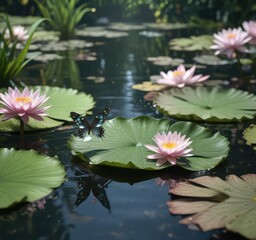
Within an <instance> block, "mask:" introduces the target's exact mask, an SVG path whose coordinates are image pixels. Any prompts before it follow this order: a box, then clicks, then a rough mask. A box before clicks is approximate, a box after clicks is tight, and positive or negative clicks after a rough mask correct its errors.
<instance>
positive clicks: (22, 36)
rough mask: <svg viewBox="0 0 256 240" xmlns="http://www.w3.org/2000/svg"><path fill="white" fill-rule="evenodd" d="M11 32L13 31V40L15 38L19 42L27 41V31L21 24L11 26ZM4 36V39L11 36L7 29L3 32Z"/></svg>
mask: <svg viewBox="0 0 256 240" xmlns="http://www.w3.org/2000/svg"><path fill="white" fill-rule="evenodd" d="M12 32H13V38H14V39H13V40H17V41H19V42H25V41H27V39H28V37H29V35H28V31H27V30H26V29H25V28H24V27H23V26H21V25H18V26H13V27H12ZM4 38H5V39H10V38H11V34H10V31H9V29H7V30H6V32H5V34H4Z"/></svg>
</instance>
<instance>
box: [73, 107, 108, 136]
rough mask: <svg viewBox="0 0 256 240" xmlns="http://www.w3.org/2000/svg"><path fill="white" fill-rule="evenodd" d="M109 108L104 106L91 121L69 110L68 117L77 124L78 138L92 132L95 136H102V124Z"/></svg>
mask: <svg viewBox="0 0 256 240" xmlns="http://www.w3.org/2000/svg"><path fill="white" fill-rule="evenodd" d="M110 110H111V108H106V109H104V110H103V111H102V112H100V113H99V114H98V115H96V116H95V118H94V119H93V121H92V123H89V122H88V121H87V119H86V117H85V116H81V115H80V114H78V113H76V112H70V117H71V118H72V119H73V121H74V122H75V123H76V124H77V126H78V131H77V135H78V137H80V138H83V137H84V136H85V135H86V133H87V134H88V135H90V133H92V134H93V135H94V136H96V137H100V138H102V137H103V136H104V128H103V127H102V124H103V123H104V122H105V120H106V116H107V115H108V113H109V112H110Z"/></svg>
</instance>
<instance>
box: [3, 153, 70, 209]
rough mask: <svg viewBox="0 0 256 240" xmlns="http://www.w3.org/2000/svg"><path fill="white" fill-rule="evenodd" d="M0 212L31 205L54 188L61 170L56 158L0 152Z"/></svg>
mask: <svg viewBox="0 0 256 240" xmlns="http://www.w3.org/2000/svg"><path fill="white" fill-rule="evenodd" d="M0 179H1V181H0V198H1V201H0V209H2V208H7V207H10V206H12V205H14V204H16V203H19V202H34V201H36V200H39V199H41V198H43V197H45V196H47V195H48V194H50V193H51V192H52V190H53V188H57V187H58V186H60V185H61V184H62V182H63V181H64V179H65V170H64V168H63V166H62V165H61V164H60V162H59V161H58V159H57V158H52V157H48V156H44V155H41V154H38V153H37V152H35V151H34V150H30V151H26V150H19V151H17V150H15V149H10V150H9V149H7V148H4V149H0Z"/></svg>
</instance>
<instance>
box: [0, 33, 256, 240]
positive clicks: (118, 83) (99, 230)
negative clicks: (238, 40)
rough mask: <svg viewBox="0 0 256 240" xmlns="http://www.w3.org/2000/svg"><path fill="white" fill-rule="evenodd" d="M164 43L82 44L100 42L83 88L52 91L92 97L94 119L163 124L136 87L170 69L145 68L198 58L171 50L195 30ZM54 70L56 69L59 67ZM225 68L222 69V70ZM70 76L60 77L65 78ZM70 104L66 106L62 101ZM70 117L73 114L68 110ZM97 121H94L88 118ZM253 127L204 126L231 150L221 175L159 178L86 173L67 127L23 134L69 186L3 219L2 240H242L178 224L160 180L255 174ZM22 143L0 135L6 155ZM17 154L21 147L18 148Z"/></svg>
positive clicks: (84, 71)
mask: <svg viewBox="0 0 256 240" xmlns="http://www.w3.org/2000/svg"><path fill="white" fill-rule="evenodd" d="M149 31H156V32H157V33H161V35H160V36H157V35H154V34H151V37H146V36H143V35H140V34H139V32H141V30H133V31H129V32H128V36H126V37H121V38H111V39H105V38H89V37H88V38H85V37H84V38H83V39H86V40H88V41H93V42H96V41H97V42H103V43H104V44H103V45H101V44H99V45H96V46H94V47H92V48H91V49H90V50H91V51H93V52H96V54H97V58H96V60H95V61H76V62H75V64H76V65H77V67H78V69H79V77H80V80H79V82H78V81H73V82H72V81H69V79H68V77H66V78H65V77H64V78H63V82H56V81H54V79H47V84H49V85H55V84H56V85H58V86H66V87H72V88H77V89H79V91H84V92H85V93H88V94H91V95H92V96H93V98H94V99H95V101H96V106H95V109H93V113H94V114H97V113H98V112H100V111H102V110H103V109H104V108H106V107H111V108H112V110H111V112H110V113H109V115H108V116H107V118H108V119H111V118H114V117H116V116H122V117H128V118H131V117H136V116H141V115H144V116H152V117H156V118H161V117H163V115H162V114H160V113H158V112H157V111H156V109H155V108H154V106H153V105H152V102H149V101H146V100H144V95H145V94H146V93H145V92H142V91H138V90H133V89H132V85H134V84H137V83H141V82H143V81H148V80H149V78H150V76H151V75H157V74H159V72H160V71H161V70H164V71H166V70H168V69H169V68H173V67H163V66H155V65H153V64H152V62H149V61H147V60H146V58H147V57H152V56H171V57H173V58H183V59H185V62H186V63H190V64H191V63H192V64H193V63H194V62H193V60H192V57H194V56H195V55H197V54H198V53H195V52H192V53H191V52H184V51H174V50H170V49H169V47H168V41H169V40H170V39H171V38H174V37H178V36H189V35H190V30H172V31H159V30H149ZM50 64H52V65H54V61H53V62H51V63H50ZM35 65H38V62H34V63H31V64H30V66H29V68H28V70H27V71H26V72H24V73H23V75H22V77H21V80H23V81H24V82H25V83H26V84H27V83H28V82H31V83H32V84H41V81H42V80H41V77H40V71H39V69H38V68H33V66H35ZM223 68H224V67H223ZM227 69H228V71H229V70H230V66H227V67H226V69H225V70H223V71H222V72H217V71H216V68H215V67H212V66H207V67H206V68H205V69H202V70H200V71H201V72H202V73H207V72H209V71H210V72H211V73H212V75H211V79H218V78H219V76H220V75H221V76H222V79H229V78H230V76H228V75H224V73H225V72H228V71H227ZM64 70H65V69H63V71H64ZM88 76H102V77H104V78H105V81H103V82H95V81H92V80H88V78H87V77H88ZM63 101H65V99H63ZM71 110H72V109H71ZM88 118H89V119H92V118H91V117H88ZM248 125H249V123H248V122H246V123H244V124H228V125H224V124H216V125H214V124H207V125H206V126H208V127H210V128H211V129H213V131H221V133H222V134H224V135H225V136H227V137H228V139H229V140H230V142H231V150H230V153H229V155H228V158H227V159H226V160H225V161H224V162H223V163H222V164H221V165H220V166H218V167H217V168H215V169H213V170H211V171H205V172H188V171H183V170H180V169H178V168H173V169H167V170H164V171H160V172H155V173H152V172H151V173H148V172H146V171H135V170H134V171H127V170H122V169H112V168H107V167H105V168H96V169H93V170H89V169H88V166H86V164H83V163H81V161H79V160H78V159H76V158H75V157H73V156H72V154H71V153H70V150H69V149H68V148H67V146H66V143H67V140H68V139H69V137H70V135H71V134H73V133H74V132H75V131H76V129H75V127H74V128H70V127H63V128H60V129H53V130H49V131H40V132H36V133H26V136H25V138H26V142H27V144H28V145H29V146H31V147H32V148H35V149H37V150H38V149H40V151H42V152H44V153H47V154H49V155H51V156H53V155H56V154H57V155H58V156H59V158H60V160H61V161H62V163H63V164H64V165H65V168H66V170H67V180H66V181H65V182H64V183H63V185H62V186H61V187H60V188H58V189H56V190H55V191H54V192H53V193H52V194H51V195H50V196H49V197H46V199H45V201H46V202H45V205H44V209H38V208H36V210H31V211H27V210H26V211H25V210H24V208H22V207H21V208H19V209H13V210H12V211H11V212H8V211H2V216H1V220H0V240H5V239H9V240H12V239H20V240H35V239H37V240H44V239H45V240H46V239H49V240H50V239H66V240H68V239H69V240H80V239H94V240H97V239H105V240H108V239H111V240H113V239H127V240H128V239H138V240H144V239H145V240H150V239H161V240H165V239H166V240H167V239H175V240H176V239H177V240H178V239H196V240H200V239H204V240H206V239H243V238H242V237H241V236H239V235H236V234H233V233H229V232H227V231H224V230H216V231H209V232H201V231H200V230H199V229H198V228H196V227H194V226H187V225H182V224H179V223H178V222H179V220H180V219H181V216H172V215H171V214H170V213H169V211H168V207H167V205H166V202H167V201H169V200H170V195H169V194H168V192H169V186H167V185H164V186H161V185H159V184H157V181H156V179H157V178H159V177H162V178H163V179H165V180H168V179H178V180H179V179H186V178H193V177H197V176H200V175H204V174H206V175H214V176H219V177H222V178H224V177H225V176H226V175H228V174H237V175H238V176H240V175H242V174H247V173H252V172H253V171H254V170H255V167H256V161H255V153H254V151H253V150H251V149H250V147H249V146H247V145H245V143H244V141H243V140H242V133H243V130H244V129H245V127H246V126H248ZM17 138H18V135H16V134H1V137H0V145H1V147H13V146H14V145H15V144H17V143H16V142H17ZM16 146H17V145H16Z"/></svg>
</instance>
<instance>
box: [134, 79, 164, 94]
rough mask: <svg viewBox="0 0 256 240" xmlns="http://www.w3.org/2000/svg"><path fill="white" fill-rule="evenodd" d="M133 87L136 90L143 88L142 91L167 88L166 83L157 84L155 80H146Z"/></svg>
mask: <svg viewBox="0 0 256 240" xmlns="http://www.w3.org/2000/svg"><path fill="white" fill-rule="evenodd" d="M132 88H133V89H136V90H141V91H146V92H149V91H160V90H163V89H165V88H166V86H164V85H160V84H155V83H153V82H150V81H144V82H142V83H141V84H134V85H133V86H132Z"/></svg>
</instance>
